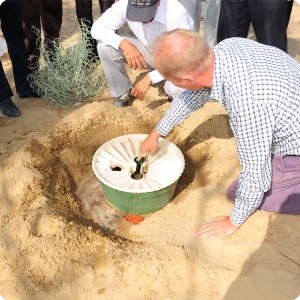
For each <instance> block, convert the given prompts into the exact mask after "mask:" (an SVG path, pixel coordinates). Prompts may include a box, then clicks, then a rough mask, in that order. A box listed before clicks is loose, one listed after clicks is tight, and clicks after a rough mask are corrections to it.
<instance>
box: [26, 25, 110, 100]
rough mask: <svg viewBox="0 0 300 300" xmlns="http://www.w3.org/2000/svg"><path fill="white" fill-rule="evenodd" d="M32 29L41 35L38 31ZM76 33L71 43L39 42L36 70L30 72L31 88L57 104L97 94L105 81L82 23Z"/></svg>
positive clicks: (86, 30) (84, 98) (86, 29)
mask: <svg viewBox="0 0 300 300" xmlns="http://www.w3.org/2000/svg"><path fill="white" fill-rule="evenodd" d="M34 30H35V32H36V34H37V35H38V37H39V39H41V32H40V31H39V30H38V29H36V28H34ZM76 34H77V36H78V37H77V42H76V43H75V45H72V46H70V45H68V44H67V43H65V42H64V43H63V44H62V43H60V45H59V43H58V42H57V41H53V42H51V41H49V40H47V41H46V43H45V44H44V45H42V44H41V45H42V46H41V47H40V53H41V58H40V60H39V62H38V65H37V66H35V69H36V71H34V72H33V73H32V74H30V75H29V80H30V84H31V87H32V88H33V90H34V91H35V92H36V93H37V94H39V95H41V96H42V97H43V98H44V99H46V100H49V101H51V102H53V103H55V104H57V105H59V106H74V105H75V104H76V105H78V104H81V103H83V102H84V101H85V100H86V99H87V98H89V97H91V96H96V95H99V94H100V93H101V92H102V91H103V88H104V86H105V84H106V80H105V76H104V74H103V71H102V69H101V67H100V64H99V61H98V60H97V59H96V58H95V56H94V55H93V50H92V43H91V40H90V39H89V38H88V28H87V27H86V26H85V25H84V24H83V25H82V26H81V27H80V28H79V29H78V30H77V31H76ZM50 43H51V44H52V45H51V46H52V47H49V44H50ZM51 48H53V50H52V49H51Z"/></svg>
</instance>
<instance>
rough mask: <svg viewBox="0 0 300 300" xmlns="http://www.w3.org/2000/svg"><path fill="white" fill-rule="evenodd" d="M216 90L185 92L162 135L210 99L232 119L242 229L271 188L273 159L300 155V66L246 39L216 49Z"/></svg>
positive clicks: (235, 214)
mask: <svg viewBox="0 0 300 300" xmlns="http://www.w3.org/2000/svg"><path fill="white" fill-rule="evenodd" d="M214 53H215V68H214V77H213V87H212V88H211V89H208V88H205V89H202V90H199V91H185V92H183V93H182V94H181V95H179V96H177V97H175V98H174V100H173V103H172V107H171V108H170V109H169V111H168V112H167V113H166V114H165V116H164V117H163V118H162V120H161V121H160V123H159V124H158V126H157V127H156V129H157V130H158V132H160V133H161V134H162V135H164V136H165V135H167V134H168V133H169V132H170V131H171V130H172V128H173V127H174V126H175V125H177V124H179V123H180V122H182V121H183V120H185V119H186V118H187V117H188V116H189V115H191V114H192V113H193V112H194V111H195V110H197V109H198V108H200V107H202V106H203V105H204V104H205V103H206V102H207V101H208V100H209V99H210V98H212V99H216V100H219V101H220V102H221V103H222V105H223V106H224V108H225V109H226V110H227V112H228V115H229V121H230V126H231V128H232V130H233V133H234V136H235V138H236V144H237V152H238V158H239V161H240V163H241V166H242V171H241V173H240V175H239V179H238V189H237V192H236V199H235V205H234V208H233V210H232V212H231V214H230V219H231V221H232V222H233V223H234V224H236V225H240V224H242V223H243V222H244V221H245V220H246V219H247V218H248V217H249V215H251V214H252V213H253V212H254V211H255V210H256V209H257V208H258V207H259V205H260V204H261V202H262V199H263V196H264V193H265V192H266V191H268V190H269V188H270V186H271V178H272V177H271V175H272V168H271V155H272V154H274V155H300V65H299V64H298V63H297V62H296V61H295V60H294V59H293V58H291V57H290V56H289V55H287V54H286V53H284V52H283V51H281V50H279V49H277V48H275V47H271V46H266V45H262V44H259V43H257V42H255V41H252V40H249V39H243V38H230V39H227V40H224V41H223V42H221V43H219V44H218V45H217V46H216V47H215V48H214Z"/></svg>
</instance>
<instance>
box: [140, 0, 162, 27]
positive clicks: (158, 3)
mask: <svg viewBox="0 0 300 300" xmlns="http://www.w3.org/2000/svg"><path fill="white" fill-rule="evenodd" d="M159 5H160V0H158V1H157V8H156V12H157V10H158V7H159ZM155 15H156V13H155ZM154 18H155V16H154V17H153V18H152V19H151V20H150V21H148V22H143V24H148V23H151V22H152V21H153V20H154Z"/></svg>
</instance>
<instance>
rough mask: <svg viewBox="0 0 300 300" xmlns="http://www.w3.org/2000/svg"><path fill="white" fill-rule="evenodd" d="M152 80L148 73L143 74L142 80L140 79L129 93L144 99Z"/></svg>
mask: <svg viewBox="0 0 300 300" xmlns="http://www.w3.org/2000/svg"><path fill="white" fill-rule="evenodd" d="M151 84H152V81H151V79H150V77H149V76H148V75H146V76H144V77H143V79H142V80H140V81H139V82H138V83H137V84H135V86H134V87H133V89H132V91H131V95H132V96H134V97H135V98H136V99H139V100H144V97H145V94H146V93H147V91H148V90H149V88H150V86H151Z"/></svg>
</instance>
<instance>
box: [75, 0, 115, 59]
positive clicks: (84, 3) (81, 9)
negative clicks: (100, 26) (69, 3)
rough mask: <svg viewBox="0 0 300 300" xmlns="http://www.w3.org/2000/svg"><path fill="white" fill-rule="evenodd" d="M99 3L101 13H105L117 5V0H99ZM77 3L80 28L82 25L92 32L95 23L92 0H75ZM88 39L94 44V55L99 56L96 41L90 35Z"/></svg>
mask: <svg viewBox="0 0 300 300" xmlns="http://www.w3.org/2000/svg"><path fill="white" fill-rule="evenodd" d="M98 1H99V5H100V9H101V13H104V12H105V11H106V10H107V9H108V8H110V7H111V6H112V5H113V4H114V3H115V0H98ZM75 2H76V14H77V19H78V22H79V24H80V26H81V25H82V24H85V25H86V26H87V28H88V30H89V31H90V30H91V27H92V25H93V22H94V20H93V9H92V0H75ZM88 38H90V39H91V40H92V42H93V52H94V55H96V56H98V53H97V44H96V41H95V40H93V39H92V37H91V35H90V34H88Z"/></svg>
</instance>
